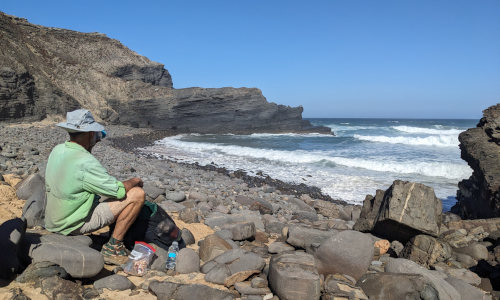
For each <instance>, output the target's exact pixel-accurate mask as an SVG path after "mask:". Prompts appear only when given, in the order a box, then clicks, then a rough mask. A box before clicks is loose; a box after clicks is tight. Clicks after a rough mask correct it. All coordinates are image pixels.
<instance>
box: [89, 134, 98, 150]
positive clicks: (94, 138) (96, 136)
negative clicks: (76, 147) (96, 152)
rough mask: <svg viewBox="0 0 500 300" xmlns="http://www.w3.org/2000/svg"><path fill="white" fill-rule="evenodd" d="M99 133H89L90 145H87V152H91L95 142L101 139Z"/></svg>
mask: <svg viewBox="0 0 500 300" xmlns="http://www.w3.org/2000/svg"><path fill="white" fill-rule="evenodd" d="M99 133H100V132H96V131H91V132H89V134H90V143H89V148H90V150H89V152H91V151H92V148H94V146H95V144H97V142H99V141H100V140H101V137H100V135H99Z"/></svg>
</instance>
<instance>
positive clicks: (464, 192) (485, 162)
mask: <svg viewBox="0 0 500 300" xmlns="http://www.w3.org/2000/svg"><path fill="white" fill-rule="evenodd" d="M459 140H460V149H461V151H462V152H461V156H462V159H464V160H465V161H467V163H468V164H469V166H470V167H471V168H472V169H473V173H472V176H471V177H470V178H469V179H466V180H462V181H461V182H460V183H459V184H458V187H459V190H458V192H457V200H458V202H457V204H456V205H455V206H454V207H453V208H452V212H454V213H457V214H459V215H461V216H462V217H463V218H468V219H475V218H490V217H499V216H500V104H497V105H494V106H491V107H489V108H488V109H486V110H484V112H483V118H481V120H480V121H479V123H478V124H477V127H476V128H471V129H468V130H467V131H465V132H462V133H461V134H460V136H459Z"/></svg>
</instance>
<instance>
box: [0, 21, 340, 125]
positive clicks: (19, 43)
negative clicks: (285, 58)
mask: <svg viewBox="0 0 500 300" xmlns="http://www.w3.org/2000/svg"><path fill="white" fill-rule="evenodd" d="M79 107H83V108H87V109H89V110H91V111H92V112H93V113H94V115H95V116H96V117H97V118H98V119H99V120H101V121H104V122H108V123H118V124H128V125H132V126H141V127H144V126H147V127H153V128H158V129H169V130H177V131H178V132H203V133H225V132H234V133H236V132H240V133H250V132H285V131H286V132H304V131H314V132H330V129H328V128H315V127H313V126H311V124H310V123H309V122H308V121H304V120H302V116H301V115H302V108H301V107H298V108H292V107H288V106H283V105H277V104H274V103H269V102H267V100H266V98H265V97H264V96H263V95H262V92H261V91H260V90H259V89H255V88H252V89H248V88H220V89H204V88H186V89H174V88H173V83H172V78H171V76H170V74H169V72H168V71H167V70H166V69H165V68H164V66H163V65H162V64H160V63H157V62H153V61H150V60H149V59H148V58H146V57H144V56H141V55H138V54H137V53H135V52H133V51H131V50H130V49H128V48H127V47H125V46H124V45H122V44H121V43H120V42H119V41H117V40H114V39H110V38H108V37H106V36H105V35H103V34H100V33H81V32H76V31H71V30H66V29H58V28H49V27H43V26H39V25H34V24H31V23H29V22H28V21H27V20H25V19H22V18H17V17H13V16H9V15H6V14H3V13H1V12H0V121H11V120H16V121H17V120H40V119H43V118H45V117H46V116H47V115H62V116H64V115H65V113H66V112H67V111H69V110H73V109H76V108H79Z"/></svg>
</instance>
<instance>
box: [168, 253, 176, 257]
mask: <svg viewBox="0 0 500 300" xmlns="http://www.w3.org/2000/svg"><path fill="white" fill-rule="evenodd" d="M176 256H177V255H176V254H175V253H169V254H168V257H170V258H174V257H176Z"/></svg>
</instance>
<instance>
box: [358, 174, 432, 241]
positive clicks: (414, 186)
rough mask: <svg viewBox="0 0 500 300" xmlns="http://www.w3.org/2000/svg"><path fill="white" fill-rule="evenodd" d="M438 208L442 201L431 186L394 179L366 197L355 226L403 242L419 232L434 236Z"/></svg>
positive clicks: (359, 229)
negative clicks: (389, 184)
mask: <svg viewBox="0 0 500 300" xmlns="http://www.w3.org/2000/svg"><path fill="white" fill-rule="evenodd" d="M441 211H442V205H441V201H440V200H439V199H438V198H437V197H436V195H435V194H434V190H433V189H432V188H431V187H428V186H425V185H423V184H420V183H414V182H407V181H400V180H396V181H394V183H393V184H392V185H391V187H390V188H389V189H388V190H387V191H385V192H381V191H377V193H376V196H375V197H367V198H366V199H365V201H364V202H363V209H362V211H361V216H360V219H359V220H358V221H357V222H356V224H355V225H354V229H355V230H358V231H364V232H366V231H372V232H374V233H377V234H378V235H380V236H382V237H384V238H386V239H389V240H398V241H401V242H404V243H406V242H407V241H408V240H409V239H410V238H412V237H413V236H415V235H418V234H422V233H423V234H428V235H432V236H437V235H438V234H439V227H440V226H441Z"/></svg>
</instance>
